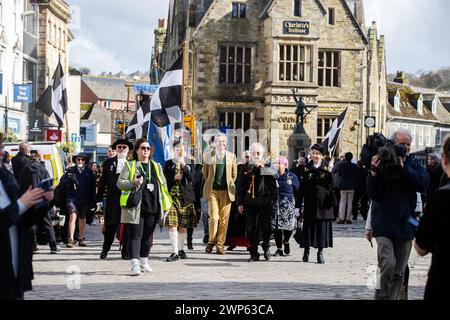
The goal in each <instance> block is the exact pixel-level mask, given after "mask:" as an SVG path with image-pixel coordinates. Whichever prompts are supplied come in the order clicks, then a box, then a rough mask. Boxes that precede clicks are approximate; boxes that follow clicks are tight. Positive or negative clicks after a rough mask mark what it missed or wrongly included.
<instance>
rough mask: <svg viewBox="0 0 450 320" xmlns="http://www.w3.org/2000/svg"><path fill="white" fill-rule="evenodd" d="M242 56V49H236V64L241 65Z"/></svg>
mask: <svg viewBox="0 0 450 320" xmlns="http://www.w3.org/2000/svg"><path fill="white" fill-rule="evenodd" d="M243 55H244V48H242V47H238V48H237V63H242V61H243V58H244V57H243Z"/></svg>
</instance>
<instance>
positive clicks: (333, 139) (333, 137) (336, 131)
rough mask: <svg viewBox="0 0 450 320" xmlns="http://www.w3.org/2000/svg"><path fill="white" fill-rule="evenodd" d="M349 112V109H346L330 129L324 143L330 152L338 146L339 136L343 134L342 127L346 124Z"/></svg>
mask: <svg viewBox="0 0 450 320" xmlns="http://www.w3.org/2000/svg"><path fill="white" fill-rule="evenodd" d="M346 114H347V109H345V110H344V112H342V113H341V114H340V115H339V116H338V117H337V118H336V119H335V120H334V121H333V124H332V125H331V128H330V131H328V133H327V135H326V136H325V139H324V140H323V142H322V145H323V146H324V147H325V148H328V152H330V153H331V152H332V151H333V149H334V148H335V147H336V145H337V143H338V141H339V137H340V136H341V131H342V127H343V126H344V120H345V115H346Z"/></svg>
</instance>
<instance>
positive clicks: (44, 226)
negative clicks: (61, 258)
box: [32, 213, 56, 249]
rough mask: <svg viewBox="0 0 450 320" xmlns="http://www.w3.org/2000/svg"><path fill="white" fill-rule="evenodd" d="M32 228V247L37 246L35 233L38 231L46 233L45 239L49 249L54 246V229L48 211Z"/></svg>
mask: <svg viewBox="0 0 450 320" xmlns="http://www.w3.org/2000/svg"><path fill="white" fill-rule="evenodd" d="M32 229H33V234H34V237H33V248H36V246H37V243H38V239H37V234H38V233H40V232H41V231H43V232H45V233H46V234H47V240H48V244H49V246H50V249H53V248H56V237H55V230H53V224H52V219H51V218H50V215H49V214H48V213H47V214H46V215H44V217H43V218H42V220H41V221H40V222H39V223H38V224H37V225H34V226H33V228H32Z"/></svg>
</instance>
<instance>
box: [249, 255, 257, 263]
mask: <svg viewBox="0 0 450 320" xmlns="http://www.w3.org/2000/svg"><path fill="white" fill-rule="evenodd" d="M247 261H248V262H253V261H259V255H254V256H250V259H248V260H247Z"/></svg>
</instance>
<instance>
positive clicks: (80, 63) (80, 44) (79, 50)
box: [69, 34, 126, 73]
mask: <svg viewBox="0 0 450 320" xmlns="http://www.w3.org/2000/svg"><path fill="white" fill-rule="evenodd" d="M69 60H70V64H71V65H72V66H76V67H87V68H89V69H91V71H92V72H94V73H101V72H102V71H107V72H113V73H117V72H119V71H126V70H123V69H122V67H121V65H120V63H119V61H118V60H117V59H116V57H115V56H114V54H113V53H112V52H110V51H108V50H104V49H101V48H99V47H98V46H97V45H96V44H95V42H94V41H93V40H92V39H90V38H89V37H88V36H85V35H82V34H79V35H78V36H77V37H76V38H75V40H74V41H73V42H71V43H70V54H69Z"/></svg>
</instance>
